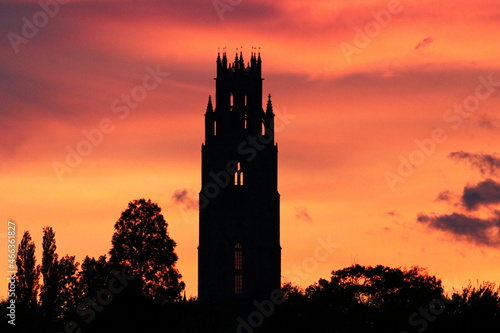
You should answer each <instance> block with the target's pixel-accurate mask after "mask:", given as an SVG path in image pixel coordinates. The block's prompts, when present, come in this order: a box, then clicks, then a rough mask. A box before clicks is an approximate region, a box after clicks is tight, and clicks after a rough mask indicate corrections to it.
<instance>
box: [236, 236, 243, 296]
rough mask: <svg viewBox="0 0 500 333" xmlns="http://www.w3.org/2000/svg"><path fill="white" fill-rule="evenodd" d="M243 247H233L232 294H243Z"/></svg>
mask: <svg viewBox="0 0 500 333" xmlns="http://www.w3.org/2000/svg"><path fill="white" fill-rule="evenodd" d="M242 269H243V247H242V246H241V244H240V243H237V244H236V245H235V246H234V293H235V294H241V293H242V292H243V275H242V272H241V271H242Z"/></svg>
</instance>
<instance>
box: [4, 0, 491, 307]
mask: <svg viewBox="0 0 500 333" xmlns="http://www.w3.org/2000/svg"><path fill="white" fill-rule="evenodd" d="M42 2H44V0H42ZM44 3H47V4H48V3H51V5H50V6H48V7H46V9H45V10H46V11H48V12H49V14H50V15H49V14H44V12H43V9H42V7H41V6H40V5H39V4H38V2H37V1H35V0H30V1H27V0H26V1H23V0H12V1H9V0H1V1H0V35H1V36H2V37H1V49H0V139H1V142H2V145H1V146H0V156H1V159H0V171H1V174H0V220H1V221H3V223H4V224H3V225H4V226H3V227H2V230H1V232H0V239H1V243H2V244H6V240H7V235H6V232H7V221H8V220H9V219H10V220H13V221H15V222H16V223H17V228H18V231H17V232H18V241H20V239H21V237H22V233H23V231H24V230H29V231H30V233H31V235H32V237H33V239H34V241H35V244H36V246H37V261H38V263H41V245H42V228H43V227H44V226H51V227H53V229H54V231H55V233H56V244H57V252H58V254H59V256H64V255H65V254H69V255H76V257H77V261H79V262H81V261H82V260H83V258H84V257H85V255H89V256H95V257H97V256H99V255H102V254H107V253H108V251H109V249H110V247H111V236H112V234H113V226H114V223H115V222H116V220H117V219H118V218H119V217H120V214H121V212H122V211H124V210H125V209H126V208H127V204H128V202H129V201H131V200H134V199H139V198H143V197H144V198H146V199H147V198H150V199H151V200H153V201H155V202H157V203H158V205H159V206H160V207H161V208H162V211H163V215H164V217H165V219H166V221H167V222H168V224H169V226H168V230H169V234H170V236H171V237H172V238H173V239H174V240H175V241H176V242H177V248H176V252H177V254H178V256H179V261H178V263H177V267H178V268H179V270H180V272H181V274H182V275H183V280H184V281H185V282H186V291H187V295H188V296H189V295H193V296H195V295H196V294H197V249H196V247H197V245H198V210H197V204H196V201H197V193H198V192H199V190H200V186H201V144H202V143H203V140H204V133H203V131H204V116H203V115H204V112H205V109H206V106H207V101H208V96H209V95H212V96H213V95H214V94H215V84H214V80H213V78H214V77H215V75H216V73H215V70H216V62H215V61H216V57H217V52H218V48H220V50H221V51H222V50H223V48H224V47H225V48H226V51H227V54H228V56H229V59H230V60H231V61H232V60H233V59H234V54H235V52H236V49H237V48H238V49H241V47H243V49H242V52H243V58H244V60H245V62H247V61H249V59H250V52H251V50H252V47H257V48H260V52H261V57H262V66H263V77H264V78H265V81H264V90H263V94H264V96H267V94H269V93H271V95H272V102H273V106H274V110H275V112H276V114H277V118H276V127H277V128H278V129H279V131H278V132H277V133H276V140H277V142H278V147H279V153H278V160H279V167H278V172H279V178H278V179H279V185H278V189H279V192H280V194H281V246H282V248H283V250H282V275H283V281H286V280H288V281H291V282H293V283H294V284H298V285H300V286H302V287H307V286H308V285H310V284H312V283H314V282H316V281H317V280H318V279H319V278H327V279H328V278H329V277H330V272H331V271H332V270H336V269H341V268H344V267H346V266H350V265H351V264H353V263H355V262H356V263H359V264H361V265H377V264H381V265H386V266H391V267H400V266H401V267H408V268H409V267H411V266H415V265H418V266H422V267H427V268H428V270H429V273H430V274H433V275H436V276H437V277H439V278H441V279H443V281H444V284H445V286H446V287H447V289H448V290H451V288H452V287H457V288H459V287H462V286H463V285H466V284H468V282H469V280H471V281H472V282H473V283H474V284H475V282H476V280H479V281H480V282H481V281H492V282H496V283H497V285H498V284H500V114H499V111H500V110H499V106H500V60H499V54H500V39H499V31H500V2H499V1H497V0H476V1H470V0H469V1H466V0H453V1H448V0H447V1H438V2H436V1H430V0H422V1H407V0H401V1H396V0H394V1H392V0H391V1H379V0H360V1H299V0H290V1H270V0H220V1H210V0H208V1H202V0H158V1H153V0H143V1H133V0H107V1H105V0H71V1H67V0H65V1H63V0H60V1H59V2H57V3H56V2H55V0H46V1H45V2H44ZM54 4H57V5H54ZM238 52H240V50H238ZM155 71H156V72H158V73H159V74H157V76H156V79H151V78H146V76H148V75H150V72H155ZM167 73H168V74H167ZM145 82H147V84H148V87H150V88H151V89H148V90H144V89H142V88H141V87H143V86H145ZM140 91H142V92H144V91H146V94H145V95H144V94H143V95H137V94H138V92H140ZM130 94H135V96H136V97H137V96H139V97H138V100H136V101H135V102H134V101H131V102H129V104H128V105H127V104H126V101H124V100H123V98H124V96H127V95H130ZM264 103H265V101H264ZM264 105H265V104H264ZM85 133H87V135H90V134H89V133H94V134H95V135H94V137H93V138H94V144H89V143H88V142H89V141H88V139H87V137H86V134H85ZM96 133H100V134H96ZM101 135H102V137H101ZM78 150H79V151H83V152H84V155H86V156H82V155H81V154H79V156H80V158H78V157H75V156H76V154H78ZM68 151H76V153H73V156H72V157H70V158H69V159H68V156H67V155H68ZM68 162H69V163H68ZM412 164H413V166H412ZM179 193H184V194H185V195H183V196H179V195H177V196H174V194H179ZM176 198H177V199H176ZM325 243H330V244H331V248H330V251H329V252H328V256H326V258H325V256H323V255H322V256H321V257H318V256H317V248H318V246H322V244H325ZM2 248H3V249H4V250H3V251H5V248H6V246H4V245H2ZM5 253H6V252H5ZM322 253H323V252H322ZM4 258H5V259H4V260H2V261H1V262H0V269H1V270H2V271H3V272H6V271H7V260H6V255H5V256H4ZM4 274H6V273H4ZM5 296H6V289H5V288H2V289H1V293H0V297H2V298H3V297H5Z"/></svg>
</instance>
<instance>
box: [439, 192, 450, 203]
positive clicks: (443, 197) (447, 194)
mask: <svg viewBox="0 0 500 333" xmlns="http://www.w3.org/2000/svg"><path fill="white" fill-rule="evenodd" d="M450 200H451V192H450V191H449V190H446V191H443V192H441V193H439V194H438V196H437V197H436V201H450Z"/></svg>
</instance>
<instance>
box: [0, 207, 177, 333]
mask: <svg viewBox="0 0 500 333" xmlns="http://www.w3.org/2000/svg"><path fill="white" fill-rule="evenodd" d="M167 226H168V225H167V223H166V222H165V220H164V218H163V215H162V214H161V209H160V208H159V207H158V205H157V204H156V203H153V202H151V200H148V201H146V200H145V199H139V200H135V201H133V202H130V203H129V205H128V208H127V209H126V210H125V211H124V212H123V213H122V214H121V216H120V219H119V220H118V221H117V222H116V223H115V232H114V234H113V238H112V248H111V249H110V251H109V258H108V256H106V255H102V256H100V257H99V258H97V259H96V258H90V257H89V256H86V257H85V259H84V260H83V262H82V263H81V264H80V263H78V262H76V260H75V256H69V255H65V256H64V257H61V258H59V255H58V253H57V247H56V239H55V232H54V230H53V229H52V227H49V226H47V227H44V228H43V240H42V260H41V264H37V260H36V256H35V250H36V246H35V242H34V241H33V240H32V238H31V235H30V233H29V231H25V232H24V234H23V237H22V239H21V241H20V242H19V245H18V248H17V256H16V266H17V274H16V276H15V289H14V294H15V298H14V299H15V303H14V306H15V310H14V311H10V309H8V310H7V314H10V313H11V312H13V313H14V314H15V316H10V317H9V316H7V317H6V318H7V320H4V323H5V325H6V326H7V327H9V329H14V330H15V331H18V332H81V331H88V332H93V331H95V330H94V327H95V326H96V324H99V323H100V324H101V327H102V326H103V325H102V323H103V320H105V319H107V318H106V317H107V316H109V314H110V313H112V311H116V310H117V309H119V308H120V305H122V304H124V302H125V303H128V304H129V305H130V304H136V305H137V303H138V302H141V301H147V302H152V304H158V305H161V304H164V303H167V302H177V301H180V300H181V296H182V291H183V290H184V287H185V285H184V282H182V281H181V278H182V276H181V274H180V273H179V271H178V270H177V269H176V267H175V264H176V262H177V255H176V253H175V250H174V249H175V247H176V243H175V241H174V240H173V239H171V238H170V237H169V235H168V232H167ZM9 285H10V282H9ZM9 288H11V287H10V286H9ZM11 289H12V288H11ZM11 299H12V298H11ZM11 299H8V300H7V301H5V302H2V307H3V306H5V307H4V309H5V308H6V307H7V306H10V307H11V308H12V305H11V304H12V302H11ZM113 303H114V306H113ZM129 308H130V307H129ZM106 310H107V311H106ZM120 312H121V311H120ZM105 313H107V315H106V314H105ZM121 313H123V312H121ZM9 321H10V323H9ZM14 324H15V325H14Z"/></svg>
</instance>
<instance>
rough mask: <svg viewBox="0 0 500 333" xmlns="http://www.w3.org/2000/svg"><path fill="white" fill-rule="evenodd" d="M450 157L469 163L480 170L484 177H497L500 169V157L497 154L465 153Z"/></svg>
mask: <svg viewBox="0 0 500 333" xmlns="http://www.w3.org/2000/svg"><path fill="white" fill-rule="evenodd" d="M448 157H450V158H452V159H454V160H457V161H461V160H464V161H465V162H467V163H469V164H470V165H471V166H472V167H473V168H476V169H478V170H479V171H480V172H481V174H482V175H496V174H497V171H498V170H499V169H500V157H499V156H497V155H496V154H484V153H468V152H464V151H457V152H452V153H450V154H449V155H448Z"/></svg>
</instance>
